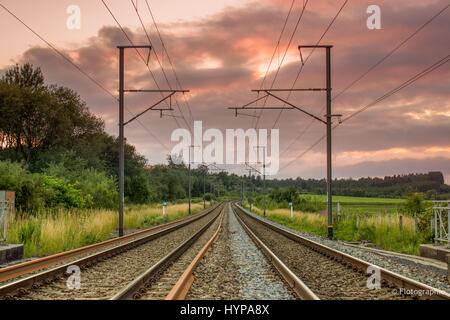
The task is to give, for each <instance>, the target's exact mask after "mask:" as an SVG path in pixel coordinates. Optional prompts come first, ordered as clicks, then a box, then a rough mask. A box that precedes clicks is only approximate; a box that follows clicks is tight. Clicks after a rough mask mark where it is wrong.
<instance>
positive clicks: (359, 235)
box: [244, 203, 431, 255]
mask: <svg viewBox="0 0 450 320" xmlns="http://www.w3.org/2000/svg"><path fill="white" fill-rule="evenodd" d="M244 206H245V207H246V208H248V204H247V203H244ZM253 212H254V213H256V214H259V215H262V214H263V211H262V210H261V209H260V208H258V207H255V206H253ZM266 216H267V218H268V219H270V220H273V221H276V222H279V223H282V224H284V225H286V226H288V227H290V228H292V229H295V230H302V231H307V232H310V233H313V234H316V235H320V236H323V237H326V236H327V215H325V214H319V213H306V212H301V211H294V212H293V219H292V220H291V211H290V210H289V209H275V210H266ZM399 216H400V215H399V214H398V213H396V214H391V215H390V218H389V215H385V214H378V215H359V226H358V227H357V223H356V220H357V214H349V216H348V219H347V215H346V214H344V215H342V217H341V220H340V221H337V219H336V217H335V218H334V219H333V221H334V222H333V226H334V230H333V231H334V237H335V238H336V239H339V240H344V241H363V240H366V241H367V240H368V241H371V242H372V243H373V245H375V246H377V247H381V248H383V249H386V250H391V251H395V252H400V253H407V254H414V255H419V246H420V244H421V243H426V242H429V241H430V239H431V233H426V232H425V233H418V234H415V232H414V218H412V217H410V216H403V223H402V230H401V231H400V226H399ZM366 217H367V218H366Z"/></svg>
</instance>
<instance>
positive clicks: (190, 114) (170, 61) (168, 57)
mask: <svg viewBox="0 0 450 320" xmlns="http://www.w3.org/2000/svg"><path fill="white" fill-rule="evenodd" d="M145 3H146V4H147V8H148V12H149V13H150V16H151V17H152V20H153V24H154V26H155V29H156V32H157V34H158V37H159V39H160V40H161V45H162V47H163V49H164V51H165V52H166V55H167V59H168V61H169V64H170V66H171V68H172V72H173V74H174V77H175V80H176V82H177V84H178V86H179V88H180V89H181V88H182V86H181V82H180V79H179V78H178V75H177V73H176V71H175V67H174V65H173V63H172V59H171V58H170V55H169V52H168V51H167V47H166V45H165V43H164V41H163V38H162V36H161V33H160V31H159V28H158V25H157V24H156V20H155V17H154V16H153V12H152V10H151V9H150V5H149V4H148V1H147V0H145ZM183 98H184V101H185V103H186V105H187V107H188V111H189V116H190V118H191V120H192V121H193V120H194V118H193V116H192V110H191V106H190V105H189V102H188V100H187V99H186V97H185V96H184V95H183Z"/></svg>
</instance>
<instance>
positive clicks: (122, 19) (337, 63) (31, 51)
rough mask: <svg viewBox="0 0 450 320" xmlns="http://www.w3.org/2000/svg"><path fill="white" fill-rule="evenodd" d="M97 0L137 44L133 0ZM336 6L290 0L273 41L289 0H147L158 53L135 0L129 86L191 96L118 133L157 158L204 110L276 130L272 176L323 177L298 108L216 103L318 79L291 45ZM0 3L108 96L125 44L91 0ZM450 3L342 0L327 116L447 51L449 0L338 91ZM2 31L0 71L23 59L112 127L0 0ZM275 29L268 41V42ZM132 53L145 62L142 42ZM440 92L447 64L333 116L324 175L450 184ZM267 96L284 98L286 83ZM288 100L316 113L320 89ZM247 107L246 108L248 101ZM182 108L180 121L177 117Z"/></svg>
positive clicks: (321, 60) (131, 104)
mask: <svg viewBox="0 0 450 320" xmlns="http://www.w3.org/2000/svg"><path fill="white" fill-rule="evenodd" d="M105 3H106V4H107V6H108V7H109V9H110V10H111V12H112V13H113V14H114V15H115V17H116V18H117V20H118V21H119V23H120V24H121V25H122V27H123V28H124V31H125V32H126V33H127V34H128V36H129V37H130V39H132V41H133V42H134V43H135V44H143V45H147V44H148V39H147V37H146V34H145V32H144V30H143V28H142V26H141V24H140V22H139V18H138V15H137V14H136V10H135V8H134V7H133V3H136V0H135V1H134V2H132V1H131V0H130V1H128V0H120V1H119V0H105ZM305 3H306V7H305V10H304V12H303V15H302V17H301V19H300V22H299V24H298V28H297V29H296V32H295V33H294V29H295V25H296V22H297V21H298V20H299V17H300V15H301V12H302V8H303V5H304V4H305ZM343 3H344V0H342V1H336V0H315V1H312V0H310V1H305V0H295V1H294V5H293V7H292V11H291V14H290V15H289V19H288V20H287V23H286V26H285V28H284V32H283V34H282V37H281V38H280V33H281V30H282V28H283V25H284V22H285V21H286V17H287V15H288V12H289V9H290V7H291V4H292V1H291V0H259V1H252V0H250V1H247V0H239V1H238V0H215V1H208V0H192V1H183V0H165V1H153V0H149V1H148V4H149V7H150V8H151V10H152V13H153V17H154V18H155V20H156V23H157V26H158V29H159V32H160V34H161V36H162V39H163V41H164V45H165V48H166V49H167V52H168V53H169V56H167V55H166V53H165V52H164V51H163V48H162V45H161V41H160V39H159V37H158V33H157V30H156V28H155V25H154V24H153V21H152V18H151V15H150V13H149V10H148V7H147V4H146V2H145V0H137V10H138V12H139V14H140V16H141V19H142V22H143V23H144V26H145V29H146V31H147V32H148V34H149V37H150V40H151V42H152V45H153V49H152V53H151V55H150V60H149V65H148V66H149V68H147V66H146V65H145V62H143V61H141V60H140V57H139V56H138V55H137V54H136V53H135V52H133V51H127V52H126V60H125V65H126V75H125V77H126V80H125V81H126V86H127V88H132V89H136V88H139V89H155V88H156V84H155V82H156V83H157V84H158V86H159V87H160V88H162V89H167V88H169V87H170V88H180V87H179V84H178V83H180V84H181V87H182V88H183V89H188V90H190V92H189V93H187V94H185V95H184V96H183V95H181V94H177V95H176V96H175V97H176V101H175V100H173V108H174V109H175V111H173V115H175V116H176V117H162V118H160V116H159V113H158V112H155V111H151V112H148V113H146V114H144V115H143V116H142V117H140V118H139V122H136V121H134V122H132V123H130V124H129V125H127V126H126V129H125V132H126V137H127V141H128V142H129V143H132V144H134V145H135V146H136V148H137V150H138V152H140V153H141V154H143V155H145V156H146V157H147V159H148V160H149V163H150V164H154V163H160V162H163V161H165V158H166V156H167V154H168V153H169V152H170V150H171V148H172V147H173V146H174V143H173V142H171V140H170V138H171V134H172V132H173V131H174V130H175V129H177V128H182V127H185V128H186V127H187V126H188V125H189V126H192V125H193V121H194V120H202V121H203V127H204V129H205V130H206V129H208V128H217V129H219V130H221V131H222V132H224V133H225V130H226V129H236V128H243V129H248V128H252V127H253V128H254V127H257V128H258V129H267V130H270V129H273V128H276V129H279V135H280V147H279V149H280V168H281V170H280V171H279V172H278V174H277V175H276V176H274V177H277V178H286V177H297V176H300V177H303V178H324V177H325V176H326V145H325V140H322V141H321V142H319V143H317V144H315V143H316V141H318V139H320V138H321V137H322V136H323V135H324V134H325V126H324V125H323V124H321V123H320V122H318V121H316V120H311V118H309V117H308V116H306V115H304V114H303V113H301V112H300V111H298V110H283V111H282V112H281V113H280V110H265V111H263V112H262V113H261V116H260V117H259V120H256V119H257V118H255V117H249V116H238V117H235V116H234V113H233V111H232V110H228V109H227V108H228V107H237V106H242V105H244V104H246V103H248V102H250V101H251V100H253V99H255V98H256V97H257V94H256V93H255V92H252V91H251V90H252V89H258V88H260V87H261V85H262V81H263V79H265V80H264V84H263V87H264V88H269V87H270V86H271V85H272V84H273V85H272V88H278V89H280V88H291V87H293V83H294V79H295V78H296V76H297V74H298V72H299V69H300V68H301V72H300V76H299V77H298V80H297V81H296V82H295V85H294V87H295V88H322V87H324V86H325V84H326V83H325V55H324V50H323V49H317V50H315V51H314V52H313V53H312V54H311V51H310V49H302V54H301V55H300V53H299V51H298V45H300V44H305V45H308V44H309V45H311V44H316V43H317V41H318V40H319V38H320V37H321V35H322V34H323V32H324V30H325V29H326V28H327V26H328V25H329V24H330V22H331V21H332V19H333V17H335V15H336V13H337V12H338V10H339V9H340V8H341V5H342V4H343ZM0 4H2V5H4V6H5V7H7V8H8V9H9V10H10V11H11V12H13V13H14V14H15V15H16V16H18V17H19V18H20V19H22V20H23V21H24V22H25V23H26V24H28V25H29V26H30V27H31V28H32V29H33V30H35V31H36V32H37V33H39V34H40V35H41V36H42V37H43V38H45V39H46V40H47V41H49V42H50V43H52V44H53V45H54V46H55V47H56V48H58V49H59V50H61V52H63V53H64V54H65V55H67V56H68V57H70V59H71V60H72V61H73V62H74V63H75V64H77V65H78V66H79V67H80V68H82V69H83V70H84V71H85V72H86V73H87V74H89V75H90V76H91V77H92V78H94V79H95V80H96V81H97V82H98V83H100V84H101V85H102V86H104V87H105V88H106V89H107V90H108V91H109V92H111V93H112V94H113V95H117V88H118V50H117V48H116V47H117V45H127V44H129V43H128V40H127V38H126V37H125V36H124V34H123V32H122V31H121V30H120V29H119V28H118V26H117V24H116V22H115V21H114V19H113V18H112V16H111V15H110V13H109V12H108V11H107V9H106V7H105V5H104V4H103V3H102V1H101V0H80V1H76V0H69V1H66V0H40V1H31V0H20V1H17V0H0ZM373 4H377V5H378V6H379V7H380V9H381V29H369V28H368V27H367V24H366V21H367V19H368V18H369V16H370V15H371V14H370V13H367V8H368V7H369V6H370V5H373ZM70 5H77V6H79V8H80V13H81V15H80V17H81V20H80V21H81V25H80V29H79V30H78V29H75V30H73V29H69V28H68V27H67V24H66V22H67V19H68V18H69V16H70V14H68V13H67V12H66V11H67V8H68V7H69V6H70ZM447 5H448V1H446V0H428V1H408V0H395V1H392V0H391V1H387V0H386V1H383V0H377V1H366V0H359V1H355V0H353V1H352V0H349V1H348V3H347V4H346V5H345V6H344V8H343V9H342V11H341V12H340V14H339V15H338V17H337V18H336V20H335V21H334V23H333V24H332V25H331V27H330V29H329V30H328V32H327V33H326V34H325V36H324V37H323V39H322V40H321V42H320V43H321V44H329V45H333V48H332V49H331V63H332V66H331V73H332V96H333V97H335V96H336V98H333V101H332V113H333V114H342V115H343V119H345V118H346V117H347V116H348V115H350V114H352V113H354V112H356V111H357V110H359V109H361V108H363V107H364V106H366V105H369V104H371V103H372V102H373V101H375V100H376V99H377V98H379V97H382V96H383V95H385V94H386V93H388V92H389V91H391V90H392V89H395V88H396V87H398V86H399V85H401V84H402V83H403V82H405V81H407V80H408V79H410V78H411V77H413V76H414V75H416V74H417V73H419V72H421V71H422V70H424V69H426V68H428V67H429V66H431V65H433V64H434V63H435V62H437V61H438V60H440V59H442V58H444V57H446V56H447V55H448V54H450V41H448V39H449V38H450V8H448V9H446V10H444V11H443V12H442V13H441V14H440V15H439V16H438V17H436V18H435V19H434V20H433V21H432V22H430V23H429V24H427V25H426V26H425V27H424V28H423V29H422V30H420V31H419V32H418V33H417V34H415V35H414V36H413V37H412V38H411V39H409V40H408V41H407V42H405V43H404V44H403V45H402V46H401V48H399V49H398V50H396V51H395V53H393V54H392V55H390V56H389V57H388V58H386V59H385V60H383V61H382V62H381V63H380V64H379V65H377V66H376V67H375V68H373V70H371V71H370V72H369V73H367V75H365V76H364V77H362V78H361V79H360V80H359V81H358V82H356V83H355V84H354V85H353V86H351V87H350V88H349V89H348V90H346V91H345V92H344V93H343V94H339V93H340V92H342V90H343V89H345V88H346V87H348V86H349V85H350V84H352V83H353V81H354V80H356V79H358V78H359V77H360V76H361V75H363V74H364V73H365V72H366V71H367V70H368V69H369V68H370V67H371V66H373V65H375V64H376V63H377V61H380V59H382V58H383V57H385V56H386V55H387V54H388V53H389V52H391V51H392V50H393V49H394V48H396V46H398V45H399V44H400V43H402V41H404V40H405V39H407V38H408V37H409V36H410V35H411V34H413V32H414V31H415V30H417V29H418V28H419V27H420V26H421V25H423V24H424V23H425V22H426V21H427V20H429V19H430V18H431V17H433V16H434V15H435V14H437V13H438V12H439V11H440V10H442V9H443V8H444V7H445V6H447ZM0 36H1V37H2V39H4V40H3V41H4V43H7V45H4V46H2V50H1V51H0V74H2V73H3V72H4V71H5V70H6V69H8V68H9V67H11V66H12V65H14V64H15V63H19V64H21V63H25V62H31V63H33V64H34V65H35V66H39V67H41V69H42V70H43V73H44V75H45V78H46V81H47V83H49V84H58V85H63V86H67V87H70V88H72V89H74V90H76V91H77V92H78V93H79V94H80V96H81V98H82V99H83V100H84V101H86V104H87V106H88V107H89V109H90V110H91V112H93V113H94V114H96V115H98V116H99V117H101V118H102V119H103V120H104V121H105V129H106V131H107V132H108V133H110V134H112V135H117V134H118V126H117V123H118V103H117V101H116V100H115V99H114V98H113V97H111V96H110V95H109V94H107V93H106V92H104V91H103V90H102V89H100V88H99V87H97V86H95V84H94V83H93V82H91V81H90V80H89V79H88V78H87V77H85V76H83V75H82V74H81V73H80V72H79V71H78V70H76V69H75V68H74V67H73V66H72V65H70V64H69V63H67V62H66V61H64V60H63V59H62V58H61V57H60V56H58V55H57V54H56V53H55V52H54V51H52V50H51V49H50V48H49V47H48V46H47V45H46V44H45V43H44V42H43V41H42V40H40V39H39V38H38V37H36V35H34V34H33V33H32V32H31V31H30V30H28V29H27V28H26V27H24V26H23V25H22V24H20V22H18V21H17V20H16V19H15V18H13V17H12V16H11V15H10V14H9V13H8V12H7V11H5V10H4V9H3V8H1V7H0ZM278 39H280V41H279V46H278V48H277V50H275V51H274V49H275V48H276V45H277V43H278ZM289 42H290V46H289V47H288V44H289ZM140 52H141V55H142V56H143V57H145V58H144V60H146V58H147V52H145V51H140ZM285 52H286V55H285V57H284V54H285ZM310 54H311V55H310ZM309 55H310V58H309V59H308V60H307V61H306V62H305V61H303V63H304V65H302V61H301V57H302V58H303V60H305V58H306V57H308V56H309ZM272 56H273V60H272V64H271V66H270V68H268V66H269V62H270V60H271V57H272ZM283 57H284V58H283ZM157 59H158V60H159V62H160V63H161V64H162V66H163V69H164V72H165V76H166V77H167V80H166V79H165V77H164V73H163V72H162V69H161V67H160V65H159V64H158V63H157ZM171 65H173V67H174V69H175V72H176V77H175V73H174V72H173V70H172V68H171ZM279 66H280V68H279V71H278V72H277V70H278V67H279ZM149 69H150V70H151V73H152V74H153V76H154V77H155V79H156V81H155V80H154V79H153V78H152V77H151V74H150V72H149ZM266 70H269V71H268V72H267V74H266ZM265 75H266V77H265V78H264V76H265ZM177 80H178V81H177ZM449 89H450V63H446V64H444V65H442V66H441V67H439V68H438V69H436V70H434V71H433V72H431V73H429V74H427V75H426V76H424V77H422V78H420V79H419V80H417V81H416V82H414V83H412V84H411V85H409V86H407V87H406V88H404V89H403V90H401V91H399V92H396V93H395V94H393V95H392V96H390V97H388V98H387V99H384V100H382V101H381V102H380V103H377V104H375V105H373V106H371V107H370V108H367V109H366V110H364V111H363V112H361V113H359V114H357V115H356V116H354V117H352V118H351V119H349V120H348V121H345V122H344V123H342V125H340V126H338V127H337V128H336V129H335V130H333V139H332V141H333V157H332V159H333V177H335V178H341V177H352V178H359V177H367V176H381V177H383V176H385V175H394V174H407V173H411V172H421V173H424V172H428V171H442V172H443V173H444V176H445V180H446V183H450V141H449V137H450V90H449ZM278 95H279V96H280V97H282V98H283V99H285V98H287V95H288V93H287V92H280V93H278ZM160 98H161V96H160V95H159V94H157V93H139V94H136V93H130V94H126V99H125V105H126V108H127V111H126V117H127V119H129V118H131V117H132V114H136V113H138V112H140V111H142V110H144V109H145V108H146V107H148V106H150V105H151V104H153V103H155V102H156V101H158V100H159V99H160ZM289 101H290V102H291V103H293V104H294V105H296V106H299V107H301V108H304V109H305V110H307V111H308V112H310V113H312V114H314V115H318V116H319V117H323V115H324V114H325V112H324V111H323V108H324V105H325V102H326V100H325V94H324V93H323V92H293V93H292V94H291V95H290V96H289ZM260 105H261V104H260ZM282 105H283V104H282V103H279V102H277V101H276V100H274V99H269V100H268V101H267V106H277V107H279V106H282ZM163 106H165V105H163ZM246 113H248V114H251V115H254V111H253V110H252V111H247V112H246ZM259 113H260V111H256V114H259ZM181 115H182V116H184V119H182V118H179V117H180V116H181ZM277 119H278V120H277ZM334 122H335V123H337V119H334ZM313 145H314V146H313ZM311 146H313V147H312V148H311ZM304 151H308V152H304ZM230 169H231V168H230ZM232 169H233V170H234V171H235V172H236V173H244V172H245V171H243V166H236V167H234V168H232Z"/></svg>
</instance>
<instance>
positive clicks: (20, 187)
mask: <svg viewBox="0 0 450 320" xmlns="http://www.w3.org/2000/svg"><path fill="white" fill-rule="evenodd" d="M0 190H10V191H15V192H16V207H17V208H18V209H20V210H27V211H30V212H35V211H38V210H39V209H40V208H41V207H43V206H44V204H45V195H44V190H43V188H42V177H41V176H40V175H36V174H30V173H29V172H28V171H27V170H26V168H25V166H24V165H22V164H21V163H17V162H11V161H9V160H5V161H0Z"/></svg>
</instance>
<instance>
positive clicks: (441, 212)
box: [432, 200, 450, 243]
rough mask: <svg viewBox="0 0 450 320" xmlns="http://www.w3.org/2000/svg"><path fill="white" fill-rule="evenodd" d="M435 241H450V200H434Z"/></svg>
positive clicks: (433, 222)
mask: <svg viewBox="0 0 450 320" xmlns="http://www.w3.org/2000/svg"><path fill="white" fill-rule="evenodd" d="M433 203H434V206H433V213H434V217H433V220H432V224H433V226H434V228H433V229H434V242H435V243H438V242H439V243H444V242H447V243H450V200H444V201H433Z"/></svg>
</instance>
